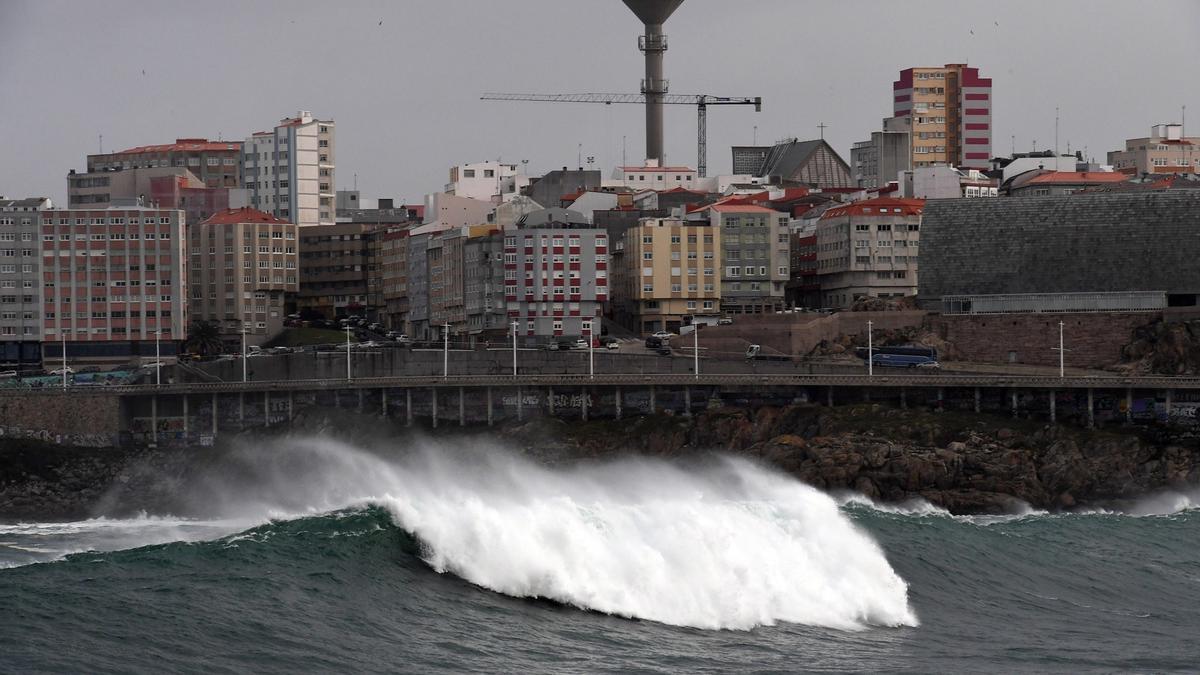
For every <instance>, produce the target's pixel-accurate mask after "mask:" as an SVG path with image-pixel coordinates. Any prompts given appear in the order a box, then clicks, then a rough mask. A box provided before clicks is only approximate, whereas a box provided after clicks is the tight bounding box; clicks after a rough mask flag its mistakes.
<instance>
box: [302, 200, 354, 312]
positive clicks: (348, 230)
mask: <svg viewBox="0 0 1200 675" xmlns="http://www.w3.org/2000/svg"><path fill="white" fill-rule="evenodd" d="M372 229H373V226H371V225H368V224H366V223H335V224H332V225H309V226H307V227H301V228H300V234H299V236H300V250H299V255H300V259H299V265H300V288H299V290H298V292H297V295H296V307H297V309H298V310H300V311H301V312H307V313H310V314H316V315H320V316H323V317H325V318H327V319H331V318H334V317H340V316H349V315H352V314H363V313H364V312H366V311H367V310H368V307H367V304H366V303H367V293H368V283H367V266H368V261H369V259H370V250H369V237H368V233H369V232H370V231H371V230H372Z"/></svg>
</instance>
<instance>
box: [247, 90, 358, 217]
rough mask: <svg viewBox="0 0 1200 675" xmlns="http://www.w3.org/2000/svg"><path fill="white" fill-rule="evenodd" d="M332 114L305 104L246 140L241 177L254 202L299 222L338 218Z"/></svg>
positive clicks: (277, 215)
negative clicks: (323, 115)
mask: <svg viewBox="0 0 1200 675" xmlns="http://www.w3.org/2000/svg"><path fill="white" fill-rule="evenodd" d="M334 152H335V144H334V124H333V120H318V119H316V118H314V117H313V116H312V113H310V112H308V111H307V110H301V111H300V112H299V113H297V114H296V117H291V118H285V119H283V120H280V122H279V124H278V125H277V126H276V127H275V129H274V130H273V131H260V132H258V133H255V134H253V135H251V136H250V137H249V138H247V139H246V142H245V143H244V144H243V145H242V181H243V186H244V187H245V188H246V189H247V191H248V193H249V195H250V206H252V207H254V208H256V209H258V210H260V211H265V212H267V213H269V214H271V215H273V216H275V217H276V218H280V219H283V220H286V221H289V222H292V223H295V224H297V225H299V226H301V227H304V226H308V225H332V224H333V223H334V218H335V215H336V213H335V209H334V197H335V189H336V182H335V174H334V168H335V161H334Z"/></svg>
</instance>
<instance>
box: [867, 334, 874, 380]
mask: <svg viewBox="0 0 1200 675" xmlns="http://www.w3.org/2000/svg"><path fill="white" fill-rule="evenodd" d="M871 326H872V323H871V322H870V321H868V322H867V377H874V376H875V343H874V338H873V336H872V335H871V333H872V330H871Z"/></svg>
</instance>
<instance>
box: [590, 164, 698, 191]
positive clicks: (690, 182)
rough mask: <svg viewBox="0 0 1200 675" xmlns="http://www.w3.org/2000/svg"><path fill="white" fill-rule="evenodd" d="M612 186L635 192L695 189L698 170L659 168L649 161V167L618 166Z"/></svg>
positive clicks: (684, 167)
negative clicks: (626, 188)
mask: <svg viewBox="0 0 1200 675" xmlns="http://www.w3.org/2000/svg"><path fill="white" fill-rule="evenodd" d="M606 185H611V186H621V187H628V188H631V189H633V190H673V189H675V188H680V187H681V188H684V189H688V190H690V189H692V188H695V187H696V185H697V183H696V170H695V169H692V168H690V167H686V166H657V165H655V162H653V161H649V165H647V166H618V167H617V168H616V169H614V170H613V180H612V181H609V182H608V183H606Z"/></svg>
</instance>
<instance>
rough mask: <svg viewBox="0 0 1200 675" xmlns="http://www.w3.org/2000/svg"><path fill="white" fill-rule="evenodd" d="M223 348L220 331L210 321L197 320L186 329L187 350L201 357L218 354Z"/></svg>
mask: <svg viewBox="0 0 1200 675" xmlns="http://www.w3.org/2000/svg"><path fill="white" fill-rule="evenodd" d="M224 348H225V344H224V343H223V342H222V341H221V331H220V329H219V328H218V326H217V324H216V323H215V322H212V321H202V320H199V319H197V320H196V321H193V322H192V326H191V328H189V329H188V338H187V349H188V351H191V352H195V353H197V354H200V355H201V356H212V355H213V354H220V353H221V352H222V351H223V350H224Z"/></svg>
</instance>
